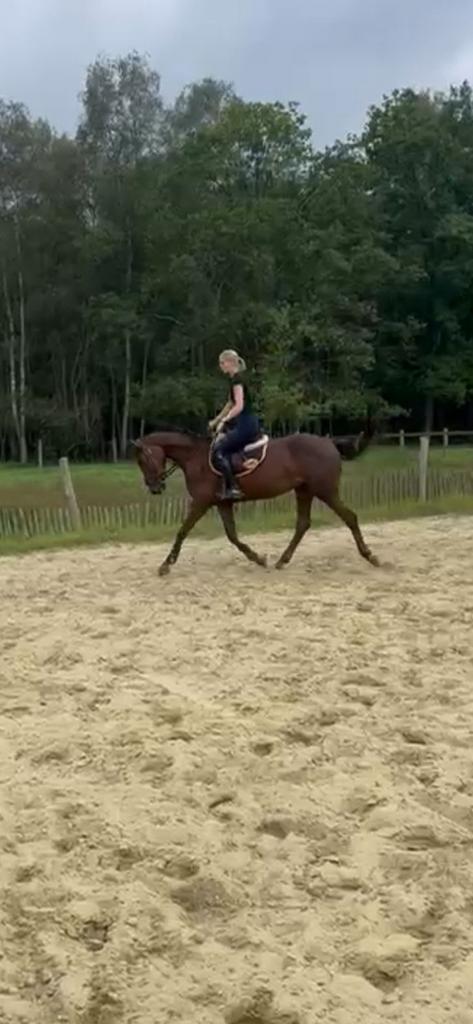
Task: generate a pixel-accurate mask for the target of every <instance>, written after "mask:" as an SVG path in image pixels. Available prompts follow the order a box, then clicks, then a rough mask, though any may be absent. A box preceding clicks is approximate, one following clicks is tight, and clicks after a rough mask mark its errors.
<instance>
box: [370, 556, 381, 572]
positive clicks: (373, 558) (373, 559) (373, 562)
mask: <svg viewBox="0 0 473 1024" xmlns="http://www.w3.org/2000/svg"><path fill="white" fill-rule="evenodd" d="M368 562H369V563H370V565H374V567H375V568H376V569H379V567H380V565H381V562H380V560H379V558H376V555H369V556H368Z"/></svg>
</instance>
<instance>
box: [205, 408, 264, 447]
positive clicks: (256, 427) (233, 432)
mask: <svg viewBox="0 0 473 1024" xmlns="http://www.w3.org/2000/svg"><path fill="white" fill-rule="evenodd" d="M231 422H232V421H231V420H230V423H231ZM234 424H235V425H234V426H233V425H231V426H229V429H227V431H226V433H225V434H224V435H223V437H222V438H219V440H218V441H217V442H216V444H215V448H217V449H218V451H219V452H220V454H221V455H235V454H236V453H237V452H241V451H243V448H244V447H245V446H246V445H247V444H251V443H252V441H256V440H257V438H258V435H259V433H260V429H261V427H260V423H259V419H258V417H257V416H254V415H253V413H246V414H245V413H243V415H242V416H238V418H237V419H235V420H234Z"/></svg>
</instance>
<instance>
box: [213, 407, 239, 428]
mask: <svg viewBox="0 0 473 1024" xmlns="http://www.w3.org/2000/svg"><path fill="white" fill-rule="evenodd" d="M232 408H233V406H232V403H231V402H226V403H225V405H224V407H223V409H222V410H221V412H219V414H218V416H216V417H215V419H214V420H211V421H210V424H209V426H210V427H211V428H212V429H213V428H214V427H218V426H219V425H220V423H223V421H224V419H226V417H227V416H228V413H229V412H230V410H231V409H232Z"/></svg>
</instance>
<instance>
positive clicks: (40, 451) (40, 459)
mask: <svg viewBox="0 0 473 1024" xmlns="http://www.w3.org/2000/svg"><path fill="white" fill-rule="evenodd" d="M38 466H39V468H40V469H42V468H43V439H42V437H40V438H38Z"/></svg>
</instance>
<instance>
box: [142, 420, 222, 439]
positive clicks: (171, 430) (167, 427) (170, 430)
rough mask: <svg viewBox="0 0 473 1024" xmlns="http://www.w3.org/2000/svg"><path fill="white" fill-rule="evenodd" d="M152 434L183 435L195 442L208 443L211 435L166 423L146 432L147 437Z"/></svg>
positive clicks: (157, 424) (156, 424) (160, 423)
mask: <svg viewBox="0 0 473 1024" xmlns="http://www.w3.org/2000/svg"><path fill="white" fill-rule="evenodd" d="M150 434H181V435H182V436H183V437H190V438H192V439H193V440H194V441H208V439H209V433H208V430H206V431H197V430H190V429H189V427H182V426H180V425H179V424H176V423H166V422H163V421H161V420H160V421H159V422H158V423H155V424H154V425H153V429H152V430H148V431H147V432H146V435H145V436H147V437H149V435H150Z"/></svg>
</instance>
